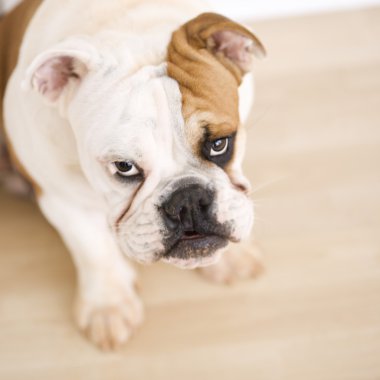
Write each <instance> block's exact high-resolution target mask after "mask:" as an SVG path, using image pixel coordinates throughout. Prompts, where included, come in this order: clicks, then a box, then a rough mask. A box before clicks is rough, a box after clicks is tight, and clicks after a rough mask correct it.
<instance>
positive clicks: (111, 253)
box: [39, 194, 143, 349]
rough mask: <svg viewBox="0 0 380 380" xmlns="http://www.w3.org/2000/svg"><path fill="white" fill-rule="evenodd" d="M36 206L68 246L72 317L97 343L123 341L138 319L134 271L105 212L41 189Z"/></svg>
mask: <svg viewBox="0 0 380 380" xmlns="http://www.w3.org/2000/svg"><path fill="white" fill-rule="evenodd" d="M39 205H40V207H41V209H42V211H43V213H44V214H45V216H46V217H47V219H48V220H49V221H50V222H51V224H52V225H53V226H54V227H55V228H56V229H57V230H58V231H59V232H60V234H61V236H62V238H63V240H64V241H65V243H66V245H67V246H68V248H69V250H70V252H71V254H72V257H73V260H74V263H75V266H76V268H77V275H78V294H77V300H76V302H75V308H74V310H75V319H76V321H77V323H78V326H79V327H80V329H81V330H83V331H84V332H85V333H86V335H87V336H88V337H89V338H90V339H91V340H92V341H93V342H94V343H95V344H96V345H98V346H99V347H100V348H102V349H112V348H116V347H117V346H119V345H120V344H122V343H124V342H125V341H126V340H127V339H128V338H129V336H130V335H131V333H132V332H133V330H134V329H135V328H136V327H137V326H138V325H139V324H140V322H141V320H142V315H143V313H142V306H141V302H140V300H139V298H138V297H137V295H136V293H135V290H134V281H135V272H134V270H133V268H132V267H131V265H130V264H128V262H127V260H126V259H125V258H124V257H123V256H122V254H121V252H120V251H119V249H118V247H117V244H116V242H115V240H114V238H113V236H112V234H111V232H110V229H109V227H108V225H107V222H106V218H105V215H104V214H103V213H101V212H99V211H94V210H92V209H90V208H88V209H87V208H84V207H83V206H78V205H75V204H73V202H72V201H70V202H69V201H67V200H65V199H63V198H60V197H57V196H54V195H47V194H44V195H42V196H41V197H40V198H39Z"/></svg>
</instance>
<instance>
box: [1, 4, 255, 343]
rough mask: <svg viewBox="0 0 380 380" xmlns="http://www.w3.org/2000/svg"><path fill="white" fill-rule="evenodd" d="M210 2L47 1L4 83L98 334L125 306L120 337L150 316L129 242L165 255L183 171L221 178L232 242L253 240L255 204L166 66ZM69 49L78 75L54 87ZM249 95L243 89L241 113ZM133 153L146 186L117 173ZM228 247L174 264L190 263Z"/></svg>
mask: <svg viewBox="0 0 380 380" xmlns="http://www.w3.org/2000/svg"><path fill="white" fill-rule="evenodd" d="M207 10H208V9H207V7H206V6H204V5H203V4H202V2H198V1H191V2H189V1H186V0H175V1H174V0H160V1H153V0H146V1H140V2H137V3H136V2H135V1H132V0H108V1H104V0H91V1H88V0H75V1H70V2H66V3H65V6H64V7H62V1H61V0H45V1H44V3H43V5H42V6H41V8H40V9H39V11H38V13H37V14H36V16H35V17H34V19H33V21H32V23H31V25H30V27H29V29H28V31H27V33H26V35H25V39H24V43H23V45H22V47H21V53H20V59H19V62H18V65H17V67H16V70H15V71H14V73H13V75H12V77H11V79H10V82H9V85H8V87H7V92H6V97H5V120H6V128H7V133H8V135H9V137H10V139H11V141H12V144H13V147H14V149H15V151H16V153H17V156H18V158H19V160H20V161H21V163H22V164H23V166H24V167H25V169H26V170H27V171H28V173H30V175H31V177H32V178H33V179H34V180H35V181H36V182H37V184H38V185H39V186H40V187H41V189H42V193H43V195H42V196H41V197H40V198H39V200H38V201H39V205H40V207H41V210H42V212H43V213H44V214H45V216H46V217H47V219H48V220H49V221H50V222H51V223H52V224H53V225H54V226H55V228H56V229H57V230H58V231H59V232H60V234H61V236H62V237H63V239H64V240H65V242H66V244H67V246H68V247H69V249H70V252H71V254H72V256H73V259H74V262H75V264H76V267H77V269H78V276H79V298H80V300H81V302H80V303H79V305H80V306H79V311H78V323H79V324H80V326H81V327H82V328H84V329H89V330H90V331H93V333H94V334H95V335H96V331H95V332H94V329H95V330H96V329H97V328H96V327H95V326H98V324H97V323H96V322H95V321H96V320H97V317H96V316H98V315H99V313H101V314H102V313H103V314H102V315H103V316H104V318H105V319H107V318H108V316H109V315H110V314H112V310H114V308H116V309H117V310H118V313H119V314H120V315H121V313H122V310H124V308H125V307H126V308H127V309H128V310H134V312H132V311H130V312H127V313H126V314H125V313H124V314H122V315H123V318H124V317H125V318H126V319H127V320H129V324H126V325H125V326H124V330H123V331H124V334H120V336H121V335H122V336H123V337H124V338H125V339H126V336H127V335H128V334H127V333H126V332H125V331H126V330H128V329H131V328H133V327H134V326H136V325H137V324H138V323H139V321H140V320H141V312H140V311H139V310H140V305H139V302H138V300H137V299H136V297H135V296H134V292H133V290H132V283H133V281H134V272H133V270H132V268H131V267H130V266H129V264H128V263H127V261H126V260H125V259H124V258H123V257H122V254H121V251H123V253H124V254H126V255H128V256H129V257H132V258H134V259H136V260H137V261H141V262H152V261H155V260H156V259H157V258H158V255H159V254H160V253H162V251H163V249H164V247H163V243H162V239H163V236H162V225H161V224H162V221H161V217H160V215H159V211H158V207H157V206H158V205H159V204H160V203H162V201H163V200H164V199H165V197H167V196H168V195H169V194H170V191H171V190H172V189H173V187H174V186H175V185H176V183H177V182H178V181H179V180H181V179H182V180H183V179H184V178H190V177H191V178H195V179H196V180H197V181H198V182H199V183H201V184H204V185H205V186H206V185H208V186H214V188H215V189H216V190H217V206H216V210H215V211H216V214H217V217H218V221H220V222H229V221H230V220H234V221H235V222H236V223H235V224H234V229H233V233H232V235H233V239H234V240H240V239H242V238H244V237H246V236H247V234H248V231H249V229H250V227H251V225H252V223H253V217H252V212H251V207H252V205H251V202H250V201H249V200H248V198H247V197H246V196H245V195H244V194H243V193H242V192H241V191H237V190H236V189H234V187H233V186H232V184H231V181H230V179H229V178H228V176H227V175H226V174H225V173H224V171H223V170H222V169H220V168H213V167H205V166H204V165H202V164H201V163H200V162H199V160H198V159H197V158H196V157H194V156H193V153H192V151H191V148H190V144H189V142H188V141H187V140H186V137H185V131H184V121H183V117H182V113H181V95H180V91H179V88H178V84H177V83H176V82H175V81H174V80H172V79H170V78H168V77H167V75H166V67H165V64H164V63H163V62H164V59H165V54H166V48H167V44H168V41H169V39H170V35H171V32H172V31H173V30H174V29H176V28H177V27H178V26H179V25H181V24H182V23H183V22H185V21H187V20H188V19H189V18H191V17H193V16H195V15H197V14H198V13H201V12H203V11H207ZM47 30H48V31H49V32H48V33H47V32H46V31H47ZM60 56H70V57H74V58H75V59H76V60H77V61H78V63H79V64H80V65H81V72H80V76H79V78H78V80H70V81H69V82H68V85H67V86H66V87H65V88H62V89H60V90H59V92H57V93H54V96H46V91H45V90H44V81H45V80H49V78H51V77H52V72H51V70H53V69H54V68H52V67H50V66H44V65H45V64H46V62H51V61H49V60H51V59H53V60H54V59H56V58H57V57H60ZM41 78H42V79H41ZM248 81H249V79H248ZM21 83H23V86H21ZM21 87H23V89H22V88H21ZM32 89H34V90H36V91H31V90H32ZM47 92H49V91H48V90H47ZM250 92H251V89H250V86H249V85H243V86H242V88H241V93H240V97H241V99H242V102H241V104H242V105H241V110H240V111H241V114H242V115H241V116H242V118H243V119H245V118H246V116H247V112H248V108H249V104H250V100H251V93H250ZM47 103H48V104H47ZM126 159H128V160H133V161H135V162H136V163H138V165H139V166H140V167H142V168H144V172H145V176H146V180H145V182H144V184H143V186H142V187H141V188H139V184H138V183H130V184H126V183H122V182H120V181H118V180H116V179H115V178H114V176H113V175H112V174H113V173H112V172H110V170H109V167H110V165H111V164H112V162H113V161H117V160H126ZM240 161H241V160H240V158H239V163H240ZM236 169H237V173H238V174H237V175H240V174H239V173H240V172H239V171H238V169H239V168H236ZM239 180H241V181H245V179H244V177H243V176H242V175H241V178H240V179H239ZM121 216H122V217H121ZM219 255H220V252H219V253H217V254H215V257H213V258H210V259H207V260H206V259H202V260H201V259H200V260H192V261H191V262H190V261H187V262H181V261H178V262H174V261H172V263H173V264H176V265H179V266H182V267H191V268H193V267H195V266H200V265H206V264H210V263H211V262H213V261H214V260H215V259H216V258H217V257H218V256H219ZM119 314H118V315H119ZM120 315H119V317H120V318H121V316H120ZM104 318H103V319H104ZM131 321H132V322H131ZM104 323H106V322H104ZM102 326H103V325H102ZM127 326H129V327H127ZM98 327H99V326H98ZM102 328H103V329H104V328H106V327H105V326H103V327H102ZM111 335H112V334H111ZM120 336H118V339H119V338H120ZM124 338H120V339H119V340H118V339H116V338H115V339H116V343H121V342H122V341H123V339H124ZM93 340H95V341H96V338H93Z"/></svg>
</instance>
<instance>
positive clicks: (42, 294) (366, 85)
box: [0, 0, 380, 380]
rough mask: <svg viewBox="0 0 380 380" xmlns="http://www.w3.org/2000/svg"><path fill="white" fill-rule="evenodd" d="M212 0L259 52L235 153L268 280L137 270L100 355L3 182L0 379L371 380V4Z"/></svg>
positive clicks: (67, 279) (36, 227)
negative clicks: (129, 314)
mask: <svg viewBox="0 0 380 380" xmlns="http://www.w3.org/2000/svg"><path fill="white" fill-rule="evenodd" d="M213 3H214V5H215V7H216V9H217V10H218V11H219V12H220V13H224V14H225V15H227V16H230V17H232V18H237V19H238V20H243V21H244V22H245V23H246V24H248V25H250V26H252V28H253V29H254V30H255V33H256V34H257V36H258V37H259V38H260V39H261V40H262V42H263V43H264V45H265V46H266V48H267V50H268V57H267V58H266V59H264V60H262V61H258V62H256V64H255V77H256V85H255V88H256V103H255V106H254V108H253V109H252V113H251V116H250V119H249V122H248V124H247V128H248V142H247V144H248V145H247V155H246V160H245V170H246V173H247V174H248V176H249V178H250V180H251V181H252V183H253V187H254V193H253V200H254V202H255V205H256V225H255V228H254V235H255V238H256V240H257V241H258V242H259V244H260V245H261V247H262V248H263V251H264V264H265V268H266V269H265V273H264V274H263V275H262V276H261V277H260V278H258V279H257V280H252V281H247V282H242V283H238V284H235V285H233V286H231V287H220V286H217V285H214V284H210V283H207V282H205V281H204V279H202V278H201V277H199V276H197V274H196V273H195V272H191V271H181V270H178V269H176V268H173V267H169V266H167V265H161V264H158V265H154V266H151V267H143V268H139V271H140V273H141V281H140V284H141V295H142V298H143V301H144V304H145V307H146V321H145V324H144V326H143V327H142V328H141V329H140V330H139V331H138V333H137V334H136V336H135V337H134V338H133V339H132V340H131V341H130V342H129V343H128V345H127V346H126V347H125V348H124V349H123V350H121V351H120V352H117V353H111V354H104V353H100V352H99V351H97V349H96V348H94V347H93V346H92V345H90V344H89V343H88V342H87V341H86V340H85V339H83V338H82V337H81V335H80V334H79V333H78V331H77V329H76V327H75V325H74V323H73V320H72V316H71V307H72V299H73V296H74V290H75V273H74V268H73V266H72V263H71V261H70V258H69V255H68V253H67V251H66V248H65V247H64V246H63V244H62V242H61V240H60V238H59V237H58V235H57V234H56V232H55V231H54V230H53V229H52V228H51V227H49V225H48V224H47V222H46V221H45V220H44V218H43V217H42V216H41V215H40V213H39V211H38V209H37V207H36V206H35V204H33V203H32V202H30V201H26V200H22V199H18V198H15V197H14V196H11V195H9V194H7V193H5V192H4V191H1V192H0V379H6V380H9V379H25V378H28V379H29V380H30V379H39V380H40V379H55V380H56V379H58V380H59V379H65V380H66V379H68V378H73V379H105V378H112V379H165V380H167V379H179V378H180V379H189V380H190V379H191V380H193V379H218V380H221V379H226V380H227V379H229V380H230V379H231V378H233V379H239V380H244V379H247V380H252V379H255V380H266V379H273V380H279V379H281V380H282V379H289V380H304V379H307V380H314V379H315V380H338V379H339V380H378V379H380V1H375V0H373V1H370V0H368V1H365V0H363V1H359V0H330V1H327V0H319V1H317V0H316V1H296V0H282V1H280V0H278V1H276V0H266V1H252V0H251V1H248V0H246V1H244V0H233V1H232V0H231V1H229V0H223V1H217V0H215V1H213ZM0 4H1V2H0ZM3 5H6V6H8V5H9V4H8V1H3Z"/></svg>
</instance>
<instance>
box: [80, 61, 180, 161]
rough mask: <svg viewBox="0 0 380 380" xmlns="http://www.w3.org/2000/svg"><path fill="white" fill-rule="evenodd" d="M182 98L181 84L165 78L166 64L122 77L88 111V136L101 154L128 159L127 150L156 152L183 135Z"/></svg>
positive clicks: (103, 91) (94, 101)
mask: <svg viewBox="0 0 380 380" xmlns="http://www.w3.org/2000/svg"><path fill="white" fill-rule="evenodd" d="M115 79H117V78H115ZM114 83H115V82H114ZM94 97H95V98H96V95H94ZM181 98H182V97H181V93H180V90H179V86H178V83H177V82H176V81H175V80H173V79H172V78H169V77H168V76H167V75H166V70H165V65H161V66H159V67H149V68H144V69H142V70H140V71H139V72H137V73H136V74H135V75H133V76H132V77H129V78H124V79H123V78H119V79H118V80H117V82H116V84H114V85H113V86H110V87H109V88H108V89H106V90H104V89H103V90H102V96H101V98H99V99H100V101H99V102H97V101H96V99H94V100H93V102H92V105H91V107H90V108H91V110H88V109H87V110H86V112H85V113H87V115H88V118H87V120H86V123H87V125H88V130H87V132H86V133H87V136H88V138H89V139H93V140H96V141H95V143H96V147H95V146H94V149H96V150H97V151H98V153H99V150H104V149H107V150H109V151H110V152H109V153H110V154H114V155H118V154H119V155H120V156H125V153H126V148H132V147H138V148H139V151H141V152H143V151H145V150H148V149H154V147H155V146H157V145H159V144H160V142H163V141H165V142H167V141H168V140H170V139H173V138H174V136H173V134H175V135H176V138H177V137H178V136H180V135H182V133H183V125H184V122H183V117H182V112H181V107H182V102H181ZM82 113H83V112H82ZM136 149H137V148H136ZM100 154H105V152H100ZM141 154H142V153H141Z"/></svg>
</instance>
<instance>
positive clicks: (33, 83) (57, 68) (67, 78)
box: [23, 38, 99, 104]
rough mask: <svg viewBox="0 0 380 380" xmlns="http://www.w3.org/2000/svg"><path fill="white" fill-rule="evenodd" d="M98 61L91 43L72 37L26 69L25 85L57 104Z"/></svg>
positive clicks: (43, 54) (44, 53)
mask: <svg viewBox="0 0 380 380" xmlns="http://www.w3.org/2000/svg"><path fill="white" fill-rule="evenodd" d="M98 64H99V55H98V52H97V50H96V49H95V47H94V46H93V45H92V44H91V43H90V42H88V41H87V40H84V39H81V38H71V39H69V40H66V41H65V42H63V43H61V44H59V45H56V46H55V47H53V48H51V49H49V50H47V51H45V52H43V53H41V54H39V55H38V56H37V57H36V58H35V59H34V60H33V62H32V63H31V64H30V66H29V67H28V69H27V72H26V78H25V80H24V82H23V88H24V89H26V90H27V89H33V90H35V91H37V92H38V93H40V94H41V95H42V96H43V97H44V98H45V100H46V101H47V102H48V103H49V104H56V103H57V102H58V100H59V99H60V98H61V97H63V95H64V94H67V93H68V92H69V91H72V90H73V89H75V88H76V87H77V86H78V84H79V83H80V82H81V81H82V79H83V78H84V77H85V76H86V74H87V73H88V72H89V71H90V70H91V69H92V68H94V67H95V66H96V65H98Z"/></svg>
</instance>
